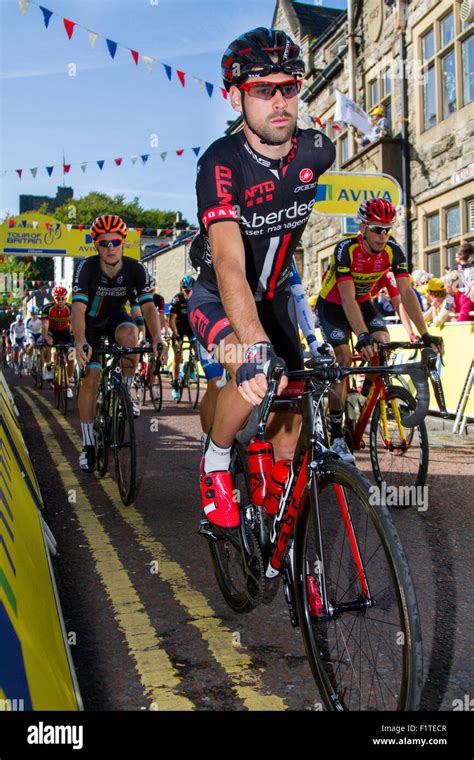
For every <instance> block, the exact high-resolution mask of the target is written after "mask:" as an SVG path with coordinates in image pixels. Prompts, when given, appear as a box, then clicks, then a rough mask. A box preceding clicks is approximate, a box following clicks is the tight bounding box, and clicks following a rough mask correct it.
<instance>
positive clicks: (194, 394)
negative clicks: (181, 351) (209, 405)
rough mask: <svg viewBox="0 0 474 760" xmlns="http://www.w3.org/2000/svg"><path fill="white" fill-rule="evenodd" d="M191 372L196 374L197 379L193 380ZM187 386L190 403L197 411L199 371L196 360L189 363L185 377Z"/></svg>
mask: <svg viewBox="0 0 474 760" xmlns="http://www.w3.org/2000/svg"><path fill="white" fill-rule="evenodd" d="M191 372H194V377H195V379H192V378H191ZM185 385H186V387H187V389H188V401H189V403H190V405H191V407H192V408H193V409H196V407H197V405H198V403H199V370H198V366H197V362H196V360H195V359H193V358H191V359H190V360H189V362H188V366H187V368H186V375H185Z"/></svg>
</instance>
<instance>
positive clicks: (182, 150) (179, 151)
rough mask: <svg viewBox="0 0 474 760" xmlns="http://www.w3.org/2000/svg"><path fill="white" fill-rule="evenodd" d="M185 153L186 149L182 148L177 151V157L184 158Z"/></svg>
mask: <svg viewBox="0 0 474 760" xmlns="http://www.w3.org/2000/svg"><path fill="white" fill-rule="evenodd" d="M183 153H184V148H180V149H179V150H177V151H176V155H177V156H182V155H183Z"/></svg>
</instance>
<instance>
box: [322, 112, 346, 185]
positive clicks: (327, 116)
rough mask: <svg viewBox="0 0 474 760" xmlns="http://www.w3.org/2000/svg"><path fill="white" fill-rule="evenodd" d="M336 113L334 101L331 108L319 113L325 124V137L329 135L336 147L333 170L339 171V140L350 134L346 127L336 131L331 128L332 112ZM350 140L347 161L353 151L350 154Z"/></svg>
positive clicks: (340, 166) (340, 163) (332, 121)
mask: <svg viewBox="0 0 474 760" xmlns="http://www.w3.org/2000/svg"><path fill="white" fill-rule="evenodd" d="M335 113H336V104H335V103H334V104H333V105H332V107H331V108H328V110H327V111H326V112H325V113H323V114H322V115H321V121H322V122H323V124H324V125H325V129H324V130H323V131H324V133H325V135H326V137H329V139H330V140H331V142H332V143H333V145H334V147H335V148H336V167H332V168H333V171H341V170H342V160H341V153H342V146H341V141H342V139H343V138H344V137H347V136H349V135H350V131H349V129H348V128H347V127H346V128H345V129H341V130H340V131H336V130H334V129H333V128H332V125H333V124H334V114H335ZM351 142H352V141H351V140H349V146H348V147H349V158H348V159H347V160H348V161H350V160H351V158H353V155H354V154H353V153H352V154H351Z"/></svg>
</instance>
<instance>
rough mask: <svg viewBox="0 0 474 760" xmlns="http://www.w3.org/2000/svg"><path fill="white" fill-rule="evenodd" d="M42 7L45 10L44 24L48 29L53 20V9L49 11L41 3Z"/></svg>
mask: <svg viewBox="0 0 474 760" xmlns="http://www.w3.org/2000/svg"><path fill="white" fill-rule="evenodd" d="M40 9H41V10H42V11H43V19H44V25H45V27H46V29H47V28H48V26H49V22H50V20H51V16H52V15H53V11H49V10H48V9H47V8H43V6H42V5H40Z"/></svg>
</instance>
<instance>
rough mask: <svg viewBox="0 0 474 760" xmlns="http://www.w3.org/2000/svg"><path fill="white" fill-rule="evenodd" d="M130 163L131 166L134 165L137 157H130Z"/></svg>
mask: <svg viewBox="0 0 474 760" xmlns="http://www.w3.org/2000/svg"><path fill="white" fill-rule="evenodd" d="M130 161H131V162H132V164H136V163H137V161H138V156H130Z"/></svg>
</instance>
